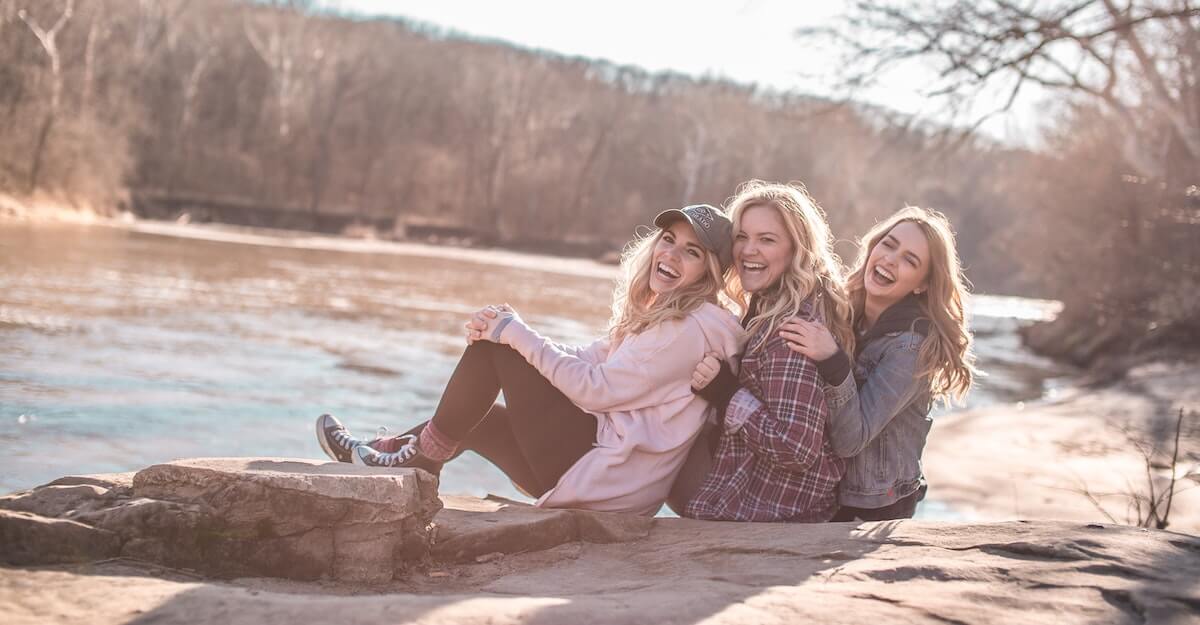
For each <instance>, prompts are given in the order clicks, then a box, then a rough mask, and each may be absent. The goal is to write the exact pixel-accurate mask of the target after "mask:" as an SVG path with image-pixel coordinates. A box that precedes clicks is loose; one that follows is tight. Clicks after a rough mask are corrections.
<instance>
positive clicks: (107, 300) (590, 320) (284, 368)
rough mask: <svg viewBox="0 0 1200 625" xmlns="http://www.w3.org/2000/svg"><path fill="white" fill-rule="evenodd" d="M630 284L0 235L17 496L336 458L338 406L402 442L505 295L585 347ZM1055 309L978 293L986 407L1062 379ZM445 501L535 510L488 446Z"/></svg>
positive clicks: (146, 232) (0, 335) (1, 310)
mask: <svg viewBox="0 0 1200 625" xmlns="http://www.w3.org/2000/svg"><path fill="white" fill-rule="evenodd" d="M614 276H615V268H613V267H611V266H607V265H603V264H600V263H596V262H592V261H586V260H578V259H562V258H556V257H549V256H537V255H530V254H519V253H510V252H502V251H492V250H464V249H458V248H444V247H435V246H427V245H414V244H396V243H383V242H372V241H352V240H345V239H336V238H325V237H310V236H307V235H304V236H301V235H279V234H263V233H261V232H250V231H241V230H231V229H224V228H207V227H198V226H189V227H177V226H174V225H169V224H157V223H148V222H142V223H140V224H136V225H133V226H123V227H111V226H103V225H92V226H83V225H57V224H53V225H49V224H36V225H30V224H14V223H0V493H4V492H8V491H12V490H16V489H21V488H28V487H31V486H34V485H37V484H41V483H44V482H47V481H49V480H51V479H54V478H56V477H59V476H62V475H68V474H82V473H101V472H113V471H130V470H135V469H138V468H141V467H144V466H147V465H149V464H152V463H156V462H162V461H166V460H171V459H174V458H182V457H193V456H251V455H252V456H287V457H308V458H324V456H323V454H322V452H321V450H320V448H319V447H318V446H317V443H316V440H315V438H314V434H313V421H314V420H315V418H316V416H317V415H318V414H320V413H322V412H331V413H333V414H336V415H338V416H339V417H340V418H342V420H343V421H344V422H345V423H346V424H347V425H348V426H349V427H350V428H351V429H352V430H354V431H356V432H361V433H363V434H370V433H373V432H375V430H376V428H377V427H378V426H380V425H385V426H387V427H389V428H390V429H391V430H392V431H403V430H405V429H407V428H408V427H410V426H412V425H415V424H416V423H419V422H420V421H422V420H424V419H426V418H428V416H429V415H430V414H431V413H432V411H433V408H434V406H435V405H436V403H437V400H438V397H439V395H440V391H441V389H442V386H443V385H444V383H445V381H446V379H447V378H448V377H449V374H450V372H451V371H452V370H453V368H454V364H455V363H456V361H457V358H458V355H459V354H460V353H461V350H462V348H463V344H464V343H463V331H462V324H463V322H464V321H465V320H466V318H467V316H468V315H469V313H471V312H473V311H474V310H476V309H477V308H479V307H480V306H482V305H484V304H489V303H501V302H508V303H510V304H512V305H513V306H514V307H516V308H517V309H518V310H519V311H521V313H522V316H523V317H524V318H525V319H526V321H528V322H529V323H530V325H531V326H533V327H535V328H537V329H538V330H539V331H541V332H542V333H544V334H547V335H549V336H551V337H553V338H555V339H558V340H561V341H564V342H568V343H575V342H583V341H588V340H590V339H591V338H592V337H594V336H598V335H599V334H600V333H601V331H602V329H603V328H604V324H605V321H606V319H607V316H608V302H609V298H610V295H611V289H612V279H613V277H614ZM1053 309H1054V307H1053V305H1052V304H1050V303H1047V302H1041V301H1036V300H1027V299H1021V298H1008V297H1004V298H998V297H986V296H981V297H977V298H976V299H975V306H974V315H973V323H974V325H975V327H976V330H977V345H978V353H979V356H980V362H981V364H982V367H983V368H984V369H985V370H987V371H988V372H989V374H990V375H989V376H988V377H987V378H985V379H984V380H983V381H982V382H981V384H980V385H979V387H978V388H977V389H976V390H974V391H973V392H972V394H971V396H970V399H969V405H986V404H990V403H996V402H1011V401H1020V400H1025V399H1034V398H1038V397H1041V396H1042V395H1044V394H1045V393H1046V392H1047V389H1048V388H1049V387H1050V386H1052V385H1053V384H1054V383H1055V380H1056V379H1057V378H1058V377H1059V376H1062V375H1064V372H1063V371H1061V370H1060V369H1058V368H1057V367H1056V366H1055V365H1053V364H1052V363H1050V362H1048V361H1045V360H1044V359H1040V358H1037V357H1035V356H1032V355H1031V354H1029V353H1027V352H1026V351H1025V350H1024V349H1022V348H1021V347H1020V344H1019V341H1018V340H1017V337H1016V334H1015V330H1016V329H1017V328H1018V327H1019V326H1020V325H1021V324H1023V323H1028V322H1029V320H1032V319H1039V318H1045V317H1046V316H1047V315H1050V314H1053ZM936 432H937V430H936V425H935V429H934V434H933V435H934V436H936ZM442 492H445V493H465V494H474V495H484V494H487V493H495V494H498V495H502V496H505V497H511V498H515V499H524V498H523V497H522V496H521V495H519V494H518V493H517V492H516V491H515V490H514V489H513V488H512V486H511V485H510V484H509V483H508V481H507V480H506V479H505V478H504V476H503V475H502V474H501V473H500V472H499V471H497V470H496V469H494V468H492V467H491V466H490V465H489V464H488V463H487V462H485V461H483V460H482V459H480V458H478V457H477V456H474V455H473V454H466V455H464V456H463V457H462V458H461V459H460V460H458V461H456V462H453V463H450V464H448V465H447V466H446V467H445V470H444V472H443V475H442ZM925 508H926V512H925V514H926V515H932V516H938V515H939V512H938V510H937V506H936V502H931V505H930V506H925ZM942 514H943V515H944V511H943V513H942Z"/></svg>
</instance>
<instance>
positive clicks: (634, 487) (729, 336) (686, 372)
mask: <svg viewBox="0 0 1200 625" xmlns="http://www.w3.org/2000/svg"><path fill="white" fill-rule="evenodd" d="M745 339H746V337H745V331H744V330H743V329H742V327H741V325H739V324H738V320H737V317H735V316H734V315H733V313H731V312H729V311H728V310H725V309H724V308H721V307H719V306H716V305H714V304H704V305H703V306H701V307H700V308H698V309H697V310H695V311H692V312H691V313H689V314H688V316H687V317H684V318H683V319H679V320H675V321H668V322H665V323H662V324H659V325H658V326H656V327H654V328H651V329H649V330H646V331H645V332H642V333H641V334H638V335H635V336H631V337H628V338H626V339H625V340H624V341H622V342H621V343H620V344H619V345H617V347H616V348H615V349H612V350H611V351H610V349H609V341H608V339H607V338H603V339H600V340H598V341H596V342H595V343H592V344H591V345H589V346H587V347H568V346H564V345H559V344H557V343H554V342H553V341H550V340H549V339H547V338H545V337H543V336H541V335H539V334H538V333H536V332H534V331H533V330H531V329H529V328H528V327H527V326H525V325H524V324H520V323H512V324H509V327H507V328H505V330H504V342H505V343H508V344H509V345H511V346H512V347H513V349H516V350H517V351H518V352H520V354H521V355H522V356H524V357H525V359H526V360H528V361H529V363H530V364H532V365H533V366H534V367H535V368H536V369H537V370H538V371H539V372H540V373H541V374H542V375H543V376H545V377H546V379H548V380H550V382H551V384H553V385H554V387H555V388H557V389H558V390H560V391H562V393H563V394H564V395H566V396H567V398H569V399H570V400H571V401H572V402H573V403H574V404H575V405H576V406H579V407H580V408H581V409H583V410H585V411H587V412H589V413H591V414H593V415H595V416H596V423H597V427H596V446H595V447H594V448H593V449H592V450H591V451H589V452H588V453H587V454H585V455H584V456H583V457H582V458H580V459H579V461H578V462H576V463H575V464H574V465H573V466H572V467H571V468H570V469H568V470H567V472H566V473H565V474H564V475H563V476H562V478H561V479H559V481H558V484H557V485H556V486H555V487H554V488H552V489H551V490H550V492H548V493H546V494H545V495H542V497H541V499H539V500H538V501H537V505H539V506H545V507H549V508H586V509H591V510H604V511H611V512H634V513H637V514H644V515H653V514H654V513H655V512H657V511H658V508H659V507H660V506H661V505H662V503H663V502H664V501H665V500H666V498H667V494H668V493H669V492H670V490H671V483H672V482H673V481H674V480H675V476H676V474H677V473H678V472H679V469H680V468H681V467H682V466H683V461H684V460H685V459H686V458H687V454H688V449H689V448H690V447H691V445H692V442H693V441H695V439H696V435H697V434H698V433H699V431H700V427H701V426H702V425H703V424H704V419H705V417H706V416H707V414H708V407H709V406H708V402H706V401H704V400H703V399H701V398H700V397H697V396H696V395H695V394H694V393H692V388H691V379H692V371H693V370H694V369H695V368H696V365H697V364H698V363H699V362H700V360H701V359H703V358H704V354H705V353H706V352H709V351H713V352H716V353H717V355H718V357H719V358H720V359H722V360H725V361H733V362H737V359H736V358H733V356H734V355H735V354H736V353H738V352H740V351H741V349H742V346H743V344H744V343H745Z"/></svg>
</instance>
